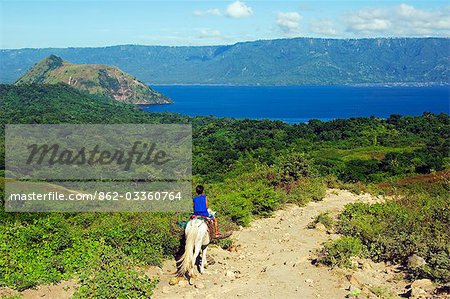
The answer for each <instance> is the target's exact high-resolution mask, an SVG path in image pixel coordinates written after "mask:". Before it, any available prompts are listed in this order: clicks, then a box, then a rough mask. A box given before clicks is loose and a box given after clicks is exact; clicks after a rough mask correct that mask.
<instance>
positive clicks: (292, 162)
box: [275, 151, 313, 183]
mask: <svg viewBox="0 0 450 299" xmlns="http://www.w3.org/2000/svg"><path fill="white" fill-rule="evenodd" d="M311 164H312V163H311V161H309V160H308V159H307V158H306V156H305V155H304V154H303V153H299V152H295V151H290V152H287V153H285V154H282V155H280V156H279V157H278V160H277V161H276V163H275V169H276V170H277V173H278V175H277V176H278V182H279V183H289V182H292V181H297V180H299V179H300V178H303V177H310V176H312V174H313V170H312V167H311Z"/></svg>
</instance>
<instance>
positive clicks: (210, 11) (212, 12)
mask: <svg viewBox="0 0 450 299" xmlns="http://www.w3.org/2000/svg"><path fill="white" fill-rule="evenodd" d="M193 14H194V16H197V17H206V16H221V15H222V12H221V11H220V9H218V8H212V9H207V10H194V12H193Z"/></svg>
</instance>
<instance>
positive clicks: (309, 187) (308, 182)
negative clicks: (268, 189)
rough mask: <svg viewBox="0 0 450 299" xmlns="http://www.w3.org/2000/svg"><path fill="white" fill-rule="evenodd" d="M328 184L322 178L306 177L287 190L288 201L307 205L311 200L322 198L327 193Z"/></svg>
mask: <svg viewBox="0 0 450 299" xmlns="http://www.w3.org/2000/svg"><path fill="white" fill-rule="evenodd" d="M326 191H327V188H326V185H325V183H324V182H323V180H322V179H320V178H304V179H302V180H300V181H298V182H296V183H293V184H292V185H291V188H290V190H288V191H287V194H286V197H287V199H286V201H287V202H291V203H296V204H298V205H305V204H307V203H308V202H310V201H311V200H313V201H319V200H322V199H323V198H324V197H325V195H326Z"/></svg>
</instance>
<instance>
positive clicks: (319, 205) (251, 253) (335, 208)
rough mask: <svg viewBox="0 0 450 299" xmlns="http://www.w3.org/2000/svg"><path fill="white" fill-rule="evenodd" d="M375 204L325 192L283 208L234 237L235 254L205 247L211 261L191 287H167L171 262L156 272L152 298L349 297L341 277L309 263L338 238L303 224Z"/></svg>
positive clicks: (364, 197) (365, 198)
mask: <svg viewBox="0 0 450 299" xmlns="http://www.w3.org/2000/svg"><path fill="white" fill-rule="evenodd" d="M358 201H365V202H368V201H374V199H373V198H372V197H371V196H370V195H367V194H366V195H360V196H358V195H354V194H352V193H350V192H348V191H342V190H329V191H328V192H327V195H326V197H325V198H324V200H323V201H320V202H312V203H310V204H308V205H307V206H305V207H298V206H294V205H292V206H287V207H286V208H284V209H283V210H280V211H277V212H276V213H275V215H274V216H273V217H270V218H265V219H259V220H256V221H254V222H252V224H251V226H250V227H249V228H244V229H242V230H240V231H237V232H235V233H234V234H233V236H232V239H233V241H234V244H235V245H236V247H235V250H231V251H226V250H223V249H221V248H218V247H215V246H210V248H209V255H210V256H211V257H212V259H211V260H213V261H214V263H213V264H210V265H209V266H208V268H207V270H206V272H207V273H205V274H204V275H198V277H197V278H196V280H195V284H194V285H189V284H188V283H187V281H181V282H180V283H178V285H175V286H170V285H169V281H170V279H171V278H173V273H174V272H175V263H174V261H167V262H166V263H165V265H164V267H163V269H160V270H159V271H160V273H157V274H158V275H159V276H160V277H161V282H160V283H159V285H158V287H157V289H156V290H155V294H154V298H157V299H158V298H196V297H198V296H200V298H344V297H345V296H346V295H347V294H348V293H349V292H348V290H346V288H347V287H348V286H349V280H348V278H347V277H346V276H345V273H343V272H342V271H341V272H338V271H334V270H330V269H328V268H326V267H316V266H314V265H312V264H311V257H312V255H313V253H314V251H315V250H316V249H318V248H320V247H321V244H322V243H323V242H324V241H326V240H328V239H330V238H335V237H337V236H336V235H333V234H327V233H326V232H324V231H320V230H317V229H308V228H307V225H308V224H309V223H310V222H311V221H312V218H314V217H316V216H317V215H319V214H320V213H322V212H327V211H329V212H331V214H333V213H334V214H337V213H338V212H339V211H340V210H342V208H343V207H344V206H345V205H346V204H348V203H353V202H358Z"/></svg>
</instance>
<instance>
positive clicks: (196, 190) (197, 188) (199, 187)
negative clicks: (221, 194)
mask: <svg viewBox="0 0 450 299" xmlns="http://www.w3.org/2000/svg"><path fill="white" fill-rule="evenodd" d="M203 190H205V188H203V186H202V185H197V187H195V192H197V194H198V195H200V194H202V193H203Z"/></svg>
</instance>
